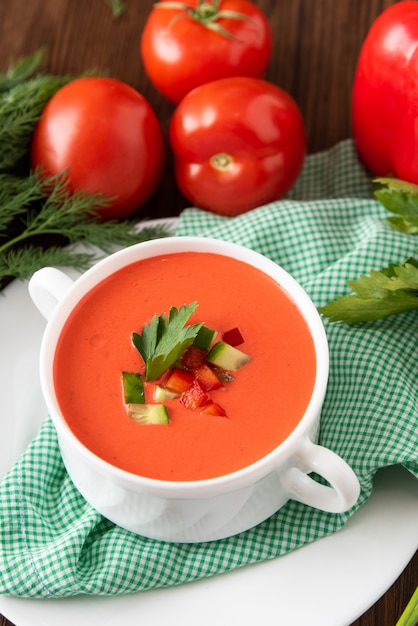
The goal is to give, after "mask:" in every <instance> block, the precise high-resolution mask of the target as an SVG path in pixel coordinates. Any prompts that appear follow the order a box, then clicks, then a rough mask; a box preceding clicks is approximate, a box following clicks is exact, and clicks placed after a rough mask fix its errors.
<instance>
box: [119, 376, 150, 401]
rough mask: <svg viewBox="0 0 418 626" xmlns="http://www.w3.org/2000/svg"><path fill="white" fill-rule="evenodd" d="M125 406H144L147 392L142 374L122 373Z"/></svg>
mask: <svg viewBox="0 0 418 626" xmlns="http://www.w3.org/2000/svg"><path fill="white" fill-rule="evenodd" d="M122 382H123V394H124V399H125V404H144V402H145V391H144V382H143V380H142V376H141V374H136V373H133V372H122Z"/></svg>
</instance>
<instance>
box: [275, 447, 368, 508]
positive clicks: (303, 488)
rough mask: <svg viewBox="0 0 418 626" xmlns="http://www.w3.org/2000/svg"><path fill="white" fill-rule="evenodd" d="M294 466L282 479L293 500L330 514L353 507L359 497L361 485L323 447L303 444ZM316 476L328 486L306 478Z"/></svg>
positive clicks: (334, 455) (334, 454) (348, 470)
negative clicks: (314, 474) (315, 474)
mask: <svg viewBox="0 0 418 626" xmlns="http://www.w3.org/2000/svg"><path fill="white" fill-rule="evenodd" d="M297 465H298V466H299V467H291V468H290V469H289V470H288V472H287V474H286V478H285V484H286V488H287V490H288V493H289V496H290V497H291V498H292V499H293V500H298V501H299V502H303V503H304V504H308V505H309V506H313V507H315V508H317V509H321V510H323V511H327V512H329V513H343V512H344V511H347V510H348V509H350V508H351V507H352V506H354V505H355V504H356V502H357V500H358V497H359V495H360V484H359V481H358V479H357V476H356V475H355V473H354V472H353V470H352V469H351V467H350V466H349V465H348V464H347V463H346V462H345V461H344V460H343V459H342V458H341V457H340V456H338V454H336V453H335V452H333V451H332V450H329V448H325V447H324V446H320V445H317V444H315V443H312V441H310V440H309V439H307V440H305V444H304V446H303V447H302V448H301V450H300V452H299V455H298V458H297ZM310 472H315V473H317V474H319V475H320V476H322V477H323V478H325V480H326V481H327V482H328V483H329V486H327V485H323V484H320V483H319V482H317V481H316V480H314V479H313V478H311V477H310V476H308V474H309V473H310Z"/></svg>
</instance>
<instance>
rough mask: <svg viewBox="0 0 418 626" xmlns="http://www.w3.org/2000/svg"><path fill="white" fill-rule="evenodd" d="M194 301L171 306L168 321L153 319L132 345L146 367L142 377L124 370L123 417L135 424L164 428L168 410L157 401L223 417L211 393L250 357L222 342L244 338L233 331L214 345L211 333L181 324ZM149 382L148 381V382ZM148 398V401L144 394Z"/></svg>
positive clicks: (205, 327) (223, 412)
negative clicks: (227, 338) (176, 402)
mask: <svg viewBox="0 0 418 626" xmlns="http://www.w3.org/2000/svg"><path fill="white" fill-rule="evenodd" d="M196 307H197V303H196V302H193V303H192V304H189V305H183V306H182V307H180V309H176V308H175V307H172V308H171V309H170V313H169V317H168V319H167V317H166V316H165V314H162V315H160V316H158V315H154V317H153V318H152V320H151V322H150V324H146V325H145V326H144V328H143V329H142V334H141V335H139V334H137V333H133V334H132V342H133V344H134V346H135V347H136V348H137V350H138V352H139V353H140V355H141V357H142V359H143V361H144V364H145V375H144V376H142V374H141V373H130V372H123V373H122V379H123V389H124V400H125V404H126V405H127V410H128V415H129V417H130V418H131V419H133V420H134V421H135V422H137V423H139V424H168V423H169V418H168V410H167V408H166V406H165V405H164V404H162V403H164V402H171V401H179V402H180V403H181V404H182V405H183V406H184V407H186V408H187V409H188V410H190V411H194V410H196V409H201V410H200V413H201V414H202V415H213V416H221V417H225V416H226V412H225V410H224V408H223V407H221V406H220V405H219V404H218V403H217V402H214V400H213V399H212V397H211V392H212V391H214V390H215V389H220V388H221V387H223V386H224V385H225V384H228V383H231V382H232V381H233V380H235V377H234V375H233V374H232V373H231V372H235V371H236V370H238V369H240V368H241V367H243V366H244V365H246V364H247V363H248V362H249V361H250V360H251V357H250V356H249V355H248V354H245V353H244V352H241V350H238V349H237V348H236V347H234V346H233V345H231V344H229V343H227V342H226V341H225V337H230V340H231V341H232V342H238V343H239V344H241V343H243V342H244V339H243V337H242V335H241V333H240V331H239V330H238V328H233V329H231V330H230V331H227V332H225V333H224V334H223V335H222V337H223V339H224V340H223V341H218V342H217V343H215V344H214V345H212V344H213V340H214V337H215V336H216V335H217V332H216V331H215V330H212V329H210V328H208V327H207V326H204V325H203V323H200V324H193V325H189V326H188V325H186V323H187V321H188V320H189V318H190V317H191V315H192V314H193V313H194V311H195V310H196ZM150 381H152V382H150ZM149 389H152V393H151V392H150V391H149ZM148 395H151V396H152V401H151V402H150V401H147V400H146V396H148Z"/></svg>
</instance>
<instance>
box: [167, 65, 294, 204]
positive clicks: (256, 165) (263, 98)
mask: <svg viewBox="0 0 418 626" xmlns="http://www.w3.org/2000/svg"><path fill="white" fill-rule="evenodd" d="M169 132H170V143H171V146H172V148H173V152H174V157H175V173H176V180H177V184H178V186H179V188H180V190H181V191H182V193H183V194H184V195H185V196H186V197H187V198H188V200H190V201H191V202H193V203H194V204H195V206H198V207H200V208H202V209H207V210H209V211H213V212H215V213H220V214H223V215H238V214H240V213H243V212H244V211H248V210H249V209H253V208H255V207H257V206H260V205H262V204H266V203H268V202H271V201H273V200H278V199H279V198H282V197H283V196H284V195H285V194H286V193H287V192H288V191H289V189H290V187H291V186H292V185H293V183H294V182H295V180H296V178H297V177H298V175H299V173H300V171H301V169H302V165H303V162H304V158H305V152H306V138H305V129H304V123H303V119H302V116H301V113H300V111H299V108H298V106H297V104H296V102H295V101H294V100H293V98H291V96H290V95H289V94H287V93H286V92H285V91H283V90H282V89H280V88H279V87H277V86H276V85H273V84H271V83H269V82H266V81H264V80H260V79H257V78H246V77H235V78H225V79H223V80H218V81H214V82H212V83H207V84H206V85H202V86H200V87H196V89H194V90H193V91H191V92H190V93H189V94H188V95H187V96H186V97H185V98H184V99H183V100H182V101H181V102H180V104H179V105H178V107H177V109H176V110H175V112H174V114H173V117H172V119H171V124H170V129H169Z"/></svg>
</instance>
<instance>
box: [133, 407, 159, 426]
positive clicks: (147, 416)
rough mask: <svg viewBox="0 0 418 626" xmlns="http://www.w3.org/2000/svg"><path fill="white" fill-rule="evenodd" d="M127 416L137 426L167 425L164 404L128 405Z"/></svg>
mask: <svg viewBox="0 0 418 626" xmlns="http://www.w3.org/2000/svg"><path fill="white" fill-rule="evenodd" d="M128 415H129V417H130V418H131V419H132V420H134V422H137V423H138V424H168V411H167V407H166V406H165V405H164V404H128Z"/></svg>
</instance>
